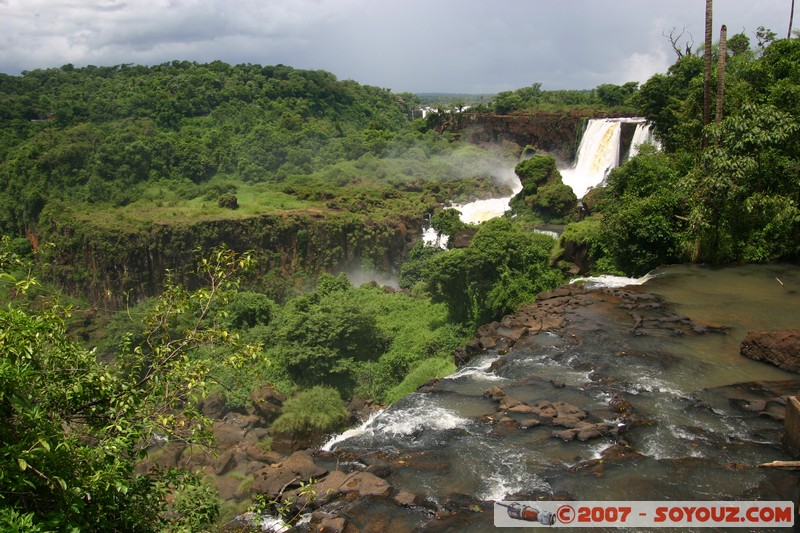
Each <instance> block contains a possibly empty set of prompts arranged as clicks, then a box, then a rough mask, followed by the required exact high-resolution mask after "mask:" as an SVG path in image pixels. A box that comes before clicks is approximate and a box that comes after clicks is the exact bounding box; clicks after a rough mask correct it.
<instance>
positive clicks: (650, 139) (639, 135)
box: [628, 122, 661, 158]
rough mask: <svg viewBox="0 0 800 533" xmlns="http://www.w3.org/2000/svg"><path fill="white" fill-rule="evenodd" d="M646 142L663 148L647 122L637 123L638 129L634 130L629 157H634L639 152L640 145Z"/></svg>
mask: <svg viewBox="0 0 800 533" xmlns="http://www.w3.org/2000/svg"><path fill="white" fill-rule="evenodd" d="M645 143H649V144H653V145H655V146H656V148H658V149H661V144H660V143H659V142H658V141H657V140H656V138H655V137H654V136H653V130H652V128H650V124H648V123H647V122H640V123H638V124H636V130H634V132H633V139H632V140H631V150H630V153H629V155H628V158H631V157H634V156H636V155H637V154H638V153H639V147H640V146H641V145H643V144H645Z"/></svg>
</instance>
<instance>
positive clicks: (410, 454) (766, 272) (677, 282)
mask: <svg viewBox="0 0 800 533" xmlns="http://www.w3.org/2000/svg"><path fill="white" fill-rule="evenodd" d="M600 281H602V280H595V283H598V282H600ZM611 281H619V280H611ZM631 281H635V282H640V281H641V284H640V285H632V286H629V287H628V290H629V291H633V292H634V293H643V294H645V293H649V294H654V295H657V296H658V297H659V299H660V301H661V302H663V304H664V306H666V308H668V309H669V310H670V311H671V312H672V313H673V314H674V313H677V314H678V315H686V316H688V317H689V318H690V319H691V320H692V323H693V324H700V325H707V326H709V328H708V331H710V332H708V333H704V334H682V335H678V334H677V331H676V332H671V330H669V329H667V330H665V331H651V332H649V333H647V334H641V333H642V332H641V331H640V332H639V333H640V334H634V332H633V330H632V329H631V321H630V315H629V314H628V312H627V311H625V309H621V308H620V307H624V306H620V305H619V302H617V303H614V302H613V298H612V297H606V300H608V302H605V303H596V304H593V305H587V306H584V307H580V308H579V309H577V310H575V311H574V312H572V314H570V316H569V317H568V319H567V324H568V326H567V327H566V328H565V329H564V330H561V331H559V332H543V333H539V334H537V335H535V336H533V337H528V338H527V340H526V342H524V343H518V344H517V345H516V346H515V347H513V348H512V349H511V350H510V351H509V352H508V354H506V355H503V354H501V353H498V352H496V351H489V352H485V353H484V354H483V355H481V356H479V357H477V358H475V359H473V360H472V361H470V363H468V364H467V365H465V366H463V367H462V368H460V369H459V370H458V372H456V373H455V374H453V375H451V376H449V377H447V378H444V379H442V380H440V381H439V382H438V383H436V384H433V385H431V386H427V387H423V388H422V389H420V390H419V391H417V392H415V393H413V394H411V395H409V396H407V397H406V398H404V399H402V400H401V401H399V402H397V403H396V404H394V405H392V406H390V407H389V408H387V409H385V410H383V411H380V412H378V413H376V414H374V415H373V416H372V417H371V418H370V420H368V421H366V422H365V423H364V424H363V425H362V426H360V427H359V428H355V429H353V430H350V431H349V432H347V433H345V434H343V435H340V436H336V437H333V438H332V439H331V440H330V441H329V442H328V443H327V444H326V449H328V450H334V451H335V453H344V454H348V455H350V456H362V457H365V456H374V455H375V454H380V456H381V457H384V458H390V459H391V460H392V461H395V462H396V463H398V464H402V465H403V466H404V468H400V469H398V470H396V471H395V472H394V473H393V474H392V475H391V480H390V482H391V484H392V485H393V486H395V487H397V488H398V489H404V490H408V491H411V492H413V493H415V494H419V495H421V496H422V497H424V498H425V499H426V500H427V501H431V502H435V504H436V505H438V506H444V507H446V506H447V502H448V501H451V500H452V499H453V498H457V497H459V495H461V497H469V498H473V499H475V500H477V501H489V500H500V499H518V500H531V499H536V498H543V499H559V498H564V497H568V498H574V499H576V500H663V499H675V500H725V499H735V500H749V499H764V500H794V501H796V499H797V492H798V491H797V487H798V476H797V474H795V473H790V472H778V471H775V470H773V469H762V468H757V465H759V464H761V463H765V462H770V461H773V460H787V459H791V457H789V456H788V454H787V452H786V451H785V449H784V448H783V446H782V444H781V438H782V432H783V425H782V422H780V421H779V420H775V419H773V417H772V415H773V414H774V413H782V405H781V401H782V397H783V396H785V395H786V394H796V393H797V390H798V389H799V388H800V381H796V380H797V375H795V374H790V373H787V372H784V371H782V370H779V369H777V368H775V367H772V366H770V365H767V364H764V363H759V362H755V361H752V360H749V359H747V358H745V357H743V356H740V355H739V343H740V342H741V340H742V339H743V337H744V335H745V333H746V332H747V331H748V330H751V329H765V328H784V327H793V328H799V327H800V315H798V313H797V309H798V308H799V304H800V267H797V266H789V265H762V266H756V265H750V266H743V267H724V268H709V267H703V266H673V267H664V268H660V269H658V270H656V271H654V272H653V273H651V275H650V276H649V277H648V278H647V279H644V280H631ZM647 301H650V300H647ZM720 331H722V332H720ZM500 362H502V363H503V364H498V363H500ZM493 363H494V364H493ZM785 380H795V381H793V382H789V383H788V384H787V383H786V382H785ZM745 382H746V383H748V384H747V385H741V383H745ZM755 382H757V383H758V384H753V383H755ZM778 382H780V383H778ZM491 387H499V388H501V389H502V390H504V391H505V392H506V393H507V394H509V395H511V396H513V397H514V398H517V399H519V400H521V401H523V402H526V403H527V404H529V405H533V403H535V402H537V401H541V400H547V401H551V402H559V401H560V402H567V403H569V404H573V405H576V406H579V407H580V408H581V409H583V410H584V411H586V412H587V413H589V414H590V416H591V417H592V418H593V419H594V420H600V421H604V422H605V423H607V424H609V426H612V427H613V426H615V425H617V426H619V427H620V433H619V436H617V437H614V436H609V435H606V436H603V437H599V438H595V439H591V440H588V441H586V442H581V441H579V440H574V441H571V442H563V441H562V440H560V439H559V438H553V436H552V432H553V430H554V429H559V428H554V427H553V426H548V425H545V424H542V425H540V426H536V427H530V428H526V427H525V426H524V423H520V424H519V425H515V426H514V427H507V426H504V425H503V424H498V423H497V417H498V416H499V415H498V412H497V411H496V407H497V404H496V403H495V402H494V401H492V399H491V398H488V397H486V395H485V394H484V393H485V392H486V391H487V390H488V389H490V388H491ZM619 399H623V400H624V401H625V402H627V403H629V404H630V405H631V410H630V411H625V410H623V411H620V410H616V411H615V410H614V409H612V408H611V407H610V405H613V404H614V401H617V400H619ZM754 399H761V400H766V402H767V405H768V406H769V408H768V409H766V410H764V411H762V412H760V413H759V412H753V411H752V410H749V409H748V408H747V406H748V405H750V403H749V402H751V401H753V400H754ZM620 413H626V414H620ZM630 413H635V416H636V417H638V418H639V420H640V422H643V423H638V424H631V425H630V427H626V426H627V425H628V424H630V422H631V420H632V419H633V418H634V416H633V415H632V414H630ZM487 514H488V516H477V517H474V518H473V519H471V520H470V521H469V523H467V524H465V525H464V527H463V531H465V532H466V531H485V530H488V529H491V523H492V522H491V520H492V517H491V513H487ZM487 528H488V529H487Z"/></svg>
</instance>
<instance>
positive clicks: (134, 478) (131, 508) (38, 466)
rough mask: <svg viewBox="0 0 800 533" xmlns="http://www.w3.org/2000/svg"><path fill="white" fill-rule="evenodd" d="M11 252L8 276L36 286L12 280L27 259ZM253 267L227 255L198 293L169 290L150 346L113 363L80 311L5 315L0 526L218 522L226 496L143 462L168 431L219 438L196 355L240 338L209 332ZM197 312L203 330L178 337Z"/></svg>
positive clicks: (220, 254)
mask: <svg viewBox="0 0 800 533" xmlns="http://www.w3.org/2000/svg"><path fill="white" fill-rule="evenodd" d="M7 246H8V240H7V239H5V238H4V239H3V242H2V247H3V251H2V252H0V263H2V264H0V270H2V272H3V273H2V277H3V278H4V279H5V280H6V281H8V282H11V283H14V284H15V285H16V287H17V289H18V290H21V291H23V290H25V289H26V288H27V287H29V286H30V285H31V284H32V283H33V280H31V279H13V278H12V277H11V275H10V274H9V273H8V272H9V270H11V269H12V268H13V267H14V266H15V265H17V266H18V265H19V264H20V259H19V257H17V256H16V255H14V254H13V253H9V252H8V247H7ZM248 264H249V258H247V257H242V258H236V257H235V256H234V255H233V254H232V253H230V251H228V250H224V249H223V250H218V251H216V252H214V253H213V254H212V256H211V257H209V258H205V259H203V260H201V264H200V268H199V273H200V274H201V275H202V276H204V277H205V279H206V281H207V282H208V285H206V286H204V287H203V288H201V289H199V290H197V291H195V292H188V291H186V290H185V289H183V288H181V287H179V286H176V285H168V287H167V290H166V291H165V294H164V296H163V297H161V298H160V299H159V300H158V304H157V305H156V306H155V307H154V312H153V314H152V315H150V317H149V320H148V322H147V324H148V329H147V333H146V335H145V338H146V341H145V343H144V345H140V346H130V345H129V346H128V348H127V349H126V350H124V351H123V352H122V353H120V354H119V356H118V359H117V361H116V362H115V363H114V364H111V365H108V364H103V363H101V362H99V361H98V360H97V358H96V356H95V354H94V352H93V351H89V350H86V349H85V348H83V347H82V346H80V345H78V344H77V343H76V342H74V341H72V340H71V339H70V338H69V336H68V335H67V331H66V325H65V319H66V317H67V316H68V313H69V310H68V308H64V307H61V306H59V305H58V304H52V305H49V306H45V307H44V308H41V309H36V310H35V311H34V310H29V309H26V308H25V307H24V305H23V304H19V305H11V306H9V307H8V308H7V309H4V310H0V328H2V331H3V335H2V337H0V351H2V353H3V358H2V361H0V411H2V416H3V420H4V423H3V425H2V427H1V428H0V472H2V475H1V476H0V502H1V503H2V505H0V524H2V525H4V526H10V525H11V524H12V523H27V524H29V525H30V526H31V530H34V531H37V530H38V531H52V530H61V531H68V530H84V531H120V530H126V531H154V530H164V529H167V530H169V529H171V528H173V526H174V527H181V526H180V524H181V523H184V524H186V523H191V522H192V521H194V522H196V523H198V524H199V522H204V521H205V520H209V521H210V520H213V519H214V518H215V516H216V511H215V508H216V506H218V504H219V501H218V499H215V497H214V496H213V494H211V495H209V493H208V492H203V491H199V492H197V491H196V490H195V487H197V486H198V483H199V478H196V477H194V478H193V477H191V476H188V477H187V475H186V474H183V473H180V472H177V471H171V472H150V473H147V474H145V475H141V474H138V473H137V472H136V464H137V462H138V460H139V459H140V458H141V457H142V453H143V452H144V450H145V449H146V446H147V444H148V443H149V442H150V440H151V439H152V438H153V437H154V436H156V435H158V436H161V437H165V438H167V439H170V440H173V439H183V440H187V441H189V442H205V441H206V440H207V437H208V432H207V431H206V423H205V422H206V421H205V420H204V419H203V417H202V416H200V415H199V413H197V411H196V410H195V409H193V407H192V405H193V401H194V400H196V399H197V398H199V397H201V396H202V394H203V391H204V389H205V385H206V382H207V380H208V378H209V376H210V375H211V374H212V372H213V368H212V366H211V365H210V364H209V361H208V360H203V359H201V358H198V357H195V356H194V354H195V352H196V350H197V349H198V348H199V347H201V346H210V345H214V344H220V343H225V342H231V341H232V340H233V339H232V338H231V337H230V336H229V335H228V334H227V333H226V332H225V331H221V330H219V329H217V328H215V327H213V326H212V327H209V326H207V325H204V324H206V321H205V318H206V313H207V311H208V309H209V308H210V306H211V304H212V302H213V301H214V300H215V299H217V298H220V297H221V296H222V295H223V293H224V292H225V291H227V290H229V289H232V288H233V287H235V280H234V278H233V277H232V276H233V274H234V272H235V271H236V270H237V269H238V268H240V267H245V266H247V265H248ZM187 312H192V314H193V315H194V316H196V317H197V319H196V322H195V326H194V327H193V328H191V329H190V330H188V331H186V332H185V335H183V336H181V337H180V338H175V337H174V336H173V335H172V334H171V332H170V330H171V326H172V324H174V323H175V321H176V320H177V319H178V318H179V317H180V315H181V314H183V313H187ZM232 353H236V355H232V356H230V357H226V360H225V364H236V363H238V362H241V361H242V357H243V355H244V352H238V351H236V352H232ZM209 496H210V497H209ZM169 500H172V501H173V504H172V505H170V504H169V503H168V501H169ZM189 501H191V502H193V503H191V504H189V505H183V506H181V505H178V504H179V502H184V503H186V502H189ZM201 502H202V503H201ZM201 509H202V510H201ZM189 514H192V516H191V517H190V516H189ZM201 514H202V515H203V516H205V519H200V518H198V517H199V516H200V515H201ZM170 515H171V516H172V517H173V518H172V519H170V518H169V517H170ZM4 529H5V527H4Z"/></svg>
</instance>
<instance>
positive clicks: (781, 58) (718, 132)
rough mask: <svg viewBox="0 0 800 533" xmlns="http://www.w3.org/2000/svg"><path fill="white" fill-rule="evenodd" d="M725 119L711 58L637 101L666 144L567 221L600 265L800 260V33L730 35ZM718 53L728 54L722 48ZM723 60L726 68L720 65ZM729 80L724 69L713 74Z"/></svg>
mask: <svg viewBox="0 0 800 533" xmlns="http://www.w3.org/2000/svg"><path fill="white" fill-rule="evenodd" d="M730 42H731V45H730V46H729V47H728V54H729V56H728V57H727V62H726V69H725V78H724V88H725V89H724V101H723V102H722V104H723V105H722V106H721V108H719V107H718V106H716V102H713V99H712V102H713V103H714V107H716V108H718V109H720V111H721V115H717V117H716V120H714V121H712V122H711V123H710V124H708V125H707V126H705V127H704V125H703V121H702V117H703V113H702V104H703V58H702V57H700V56H698V55H685V56H683V57H681V58H679V59H678V60H677V61H676V62H675V64H673V65H672V66H671V67H670V68H669V71H668V72H667V73H665V74H658V75H655V76H653V77H652V78H650V79H649V80H647V81H646V82H645V83H644V84H642V86H641V88H640V89H639V90H638V92H637V93H635V94H634V95H633V101H634V102H636V103H637V105H638V108H639V110H640V112H641V113H642V114H643V115H644V116H646V117H647V118H649V119H650V120H651V121H652V122H653V124H654V125H655V128H656V133H657V135H658V137H659V139H660V140H661V142H662V144H663V150H662V151H656V150H653V149H646V150H644V151H643V153H642V154H641V155H639V156H638V157H636V158H634V159H632V160H630V161H628V162H627V163H625V164H624V165H622V166H621V167H620V168H618V169H615V170H613V171H612V172H611V174H610V176H609V178H608V183H607V186H606V187H602V188H598V189H597V190H595V191H593V192H592V193H591V194H590V195H589V196H588V197H587V198H586V199H585V201H584V204H585V206H586V208H587V209H588V211H589V212H590V213H591V214H592V215H593V216H591V217H589V218H587V219H586V220H584V221H582V222H580V223H579V224H575V225H572V226H568V227H567V234H566V236H567V238H570V239H573V240H575V241H576V242H581V243H582V244H584V245H586V246H587V248H588V250H589V255H590V257H591V261H592V267H593V268H594V269H595V270H597V271H605V272H618V273H625V274H629V275H642V274H644V273H646V272H648V271H649V270H651V269H653V268H655V267H656V266H658V265H661V264H665V263H675V262H702V263H740V262H765V261H778V260H788V261H796V260H797V259H798V257H800V141H798V135H797V132H798V130H800V107H799V106H798V103H800V68H798V67H800V41H799V40H797V39H782V40H777V41H774V42H771V43H769V42H760V46H758V47H756V48H755V49H753V48H752V47H751V46H750V44H749V40H748V39H747V37H746V36H744V35H743V34H738V35H735V36H733V37H731V39H730ZM715 54H716V51H715ZM717 59H718V58H715V64H716V63H717ZM712 80H713V86H714V87H716V86H717V79H716V73H715V75H714V76H713V77H712Z"/></svg>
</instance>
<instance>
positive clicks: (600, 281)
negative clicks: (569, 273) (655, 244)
mask: <svg viewBox="0 0 800 533" xmlns="http://www.w3.org/2000/svg"><path fill="white" fill-rule="evenodd" d="M651 279H653V276H652V275H650V274H645V275H644V276H642V277H641V278H627V277H625V276H609V275H603V276H587V277H583V278H574V279H571V280H570V283H578V282H584V283H585V284H586V285H587V286H588V287H592V288H599V287H608V288H610V289H618V288H621V287H627V286H629V285H643V284H644V283H646V282H647V281H649V280H651Z"/></svg>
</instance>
